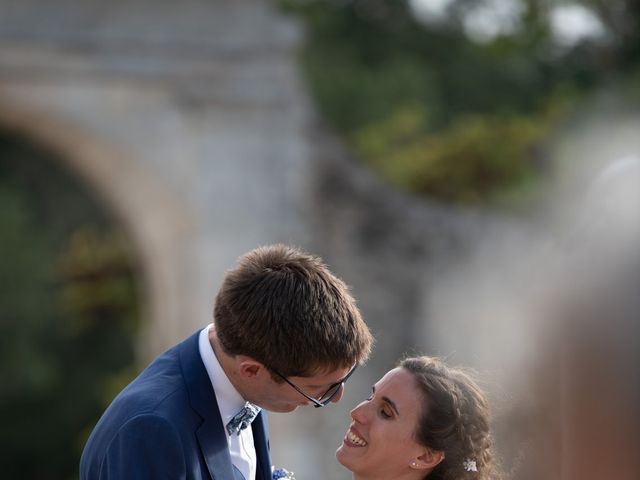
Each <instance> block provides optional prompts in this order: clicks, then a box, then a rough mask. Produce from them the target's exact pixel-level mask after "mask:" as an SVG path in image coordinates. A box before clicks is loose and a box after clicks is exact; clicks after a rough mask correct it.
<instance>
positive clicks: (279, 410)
mask: <svg viewBox="0 0 640 480" xmlns="http://www.w3.org/2000/svg"><path fill="white" fill-rule="evenodd" d="M299 406H300V405H278V406H277V407H275V408H270V409H267V410H269V411H271V412H275V413H289V412H293V411H294V410H295V409H296V408H298V407H299Z"/></svg>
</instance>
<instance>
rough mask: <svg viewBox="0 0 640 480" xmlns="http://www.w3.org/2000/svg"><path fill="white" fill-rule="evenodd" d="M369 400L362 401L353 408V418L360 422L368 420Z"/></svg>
mask: <svg viewBox="0 0 640 480" xmlns="http://www.w3.org/2000/svg"><path fill="white" fill-rule="evenodd" d="M366 404H367V402H362V403H360V404H358V406H356V408H354V409H353V410H351V418H353V419H354V420H355V421H356V422H358V423H365V421H366V408H365V406H366Z"/></svg>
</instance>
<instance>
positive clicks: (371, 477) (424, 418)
mask: <svg viewBox="0 0 640 480" xmlns="http://www.w3.org/2000/svg"><path fill="white" fill-rule="evenodd" d="M351 417H352V419H353V421H352V422H351V425H350V426H349V429H348V430H347V433H346V434H345V437H344V440H343V442H342V445H341V446H340V448H338V450H337V451H336V458H337V459H338V461H339V462H340V463H341V464H342V465H343V466H345V467H346V468H347V469H349V470H351V472H352V473H353V479H354V480H376V479H378V480H392V479H393V480H401V479H402V480H404V479H406V480H413V479H415V480H418V479H425V478H428V480H472V479H473V480H489V479H495V478H498V473H497V468H496V467H495V465H494V460H493V455H492V452H491V438H490V435H489V412H488V405H487V400H486V397H485V395H484V393H483V392H482V391H481V390H480V389H479V388H478V386H477V385H476V383H475V382H474V381H473V380H472V379H471V377H470V376H469V375H468V374H467V373H465V372H463V371H462V370H460V369H454V368H449V367H447V366H446V365H445V364H444V363H443V362H442V361H440V360H438V359H435V358H431V357H415V358H408V359H406V360H404V361H402V362H401V363H400V365H399V366H398V367H397V368H394V369H393V370H391V371H390V372H388V373H387V374H386V375H385V376H384V377H382V379H380V380H379V381H378V382H377V383H376V384H375V385H374V386H373V389H372V393H371V396H370V397H369V398H368V399H367V400H365V401H364V402H362V403H360V404H359V405H358V406H357V407H356V408H354V409H353V410H352V411H351Z"/></svg>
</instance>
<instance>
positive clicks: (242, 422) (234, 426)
mask: <svg viewBox="0 0 640 480" xmlns="http://www.w3.org/2000/svg"><path fill="white" fill-rule="evenodd" d="M259 413H260V407H257V406H255V405H254V404H253V403H249V402H247V403H245V404H244V407H242V408H241V409H240V411H239V412H238V413H237V414H236V415H235V416H234V417H233V418H232V419H231V420H230V421H229V423H227V432H229V435H233V434H236V435H240V432H241V431H242V430H244V429H245V428H247V427H248V426H249V425H251V422H253V420H254V419H255V418H256V416H257V415H258V414H259Z"/></svg>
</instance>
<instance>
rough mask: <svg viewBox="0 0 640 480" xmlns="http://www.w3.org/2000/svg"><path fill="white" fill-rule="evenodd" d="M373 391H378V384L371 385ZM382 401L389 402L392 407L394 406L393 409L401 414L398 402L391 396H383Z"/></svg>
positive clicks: (397, 413)
mask: <svg viewBox="0 0 640 480" xmlns="http://www.w3.org/2000/svg"><path fill="white" fill-rule="evenodd" d="M371 391H372V392H373V393H376V386H375V385H372V386H371ZM382 401H383V402H385V403H388V404H389V405H390V406H391V408H393V411H394V412H396V415H400V412H399V411H398V406H397V405H396V403H395V402H394V401H393V400H391V399H390V398H389V397H382Z"/></svg>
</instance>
